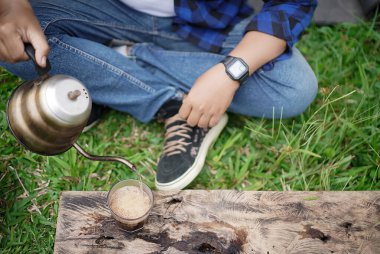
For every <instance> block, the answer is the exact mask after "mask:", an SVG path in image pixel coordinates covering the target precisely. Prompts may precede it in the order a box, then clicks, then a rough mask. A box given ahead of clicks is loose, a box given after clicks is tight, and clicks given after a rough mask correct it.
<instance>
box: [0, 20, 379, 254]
mask: <svg viewBox="0 0 380 254" xmlns="http://www.w3.org/2000/svg"><path fill="white" fill-rule="evenodd" d="M379 24H380V23H379V21H377V22H376V21H372V22H371V21H369V22H366V23H361V24H357V25H348V24H342V25H337V26H331V27H316V26H312V27H311V28H309V29H308V30H307V32H306V33H305V35H304V37H303V40H302V41H301V42H300V43H299V44H298V45H297V46H298V48H299V49H300V50H301V52H303V53H304V54H305V56H306V57H307V59H308V61H309V62H310V65H311V67H312V68H313V70H314V71H315V73H316V75H317V77H318V80H319V93H318V96H317V98H316V100H315V102H313V104H312V105H311V106H310V107H309V108H308V109H307V110H306V112H304V114H302V115H301V116H299V117H297V118H293V119H286V120H284V119H283V120H275V121H272V120H263V119H249V118H246V117H242V116H237V115H231V116H230V121H229V124H228V126H227V128H226V129H225V131H224V132H223V134H222V135H221V137H220V138H219V139H218V141H217V143H216V144H215V146H214V148H213V149H212V150H211V151H210V153H209V154H208V157H207V162H206V165H205V167H204V169H203V171H202V173H201V174H200V175H199V176H198V178H197V179H196V180H195V181H194V182H193V183H192V184H191V185H190V186H189V188H193V189H237V190H379V189H380V181H379V178H380V172H379V168H380V155H379V152H380V143H379V138H380V118H379V117H380V105H379V98H378V96H379V94H380V69H379V66H380V29H379ZM19 82H20V80H18V79H17V78H16V77H14V76H12V75H10V74H9V73H7V72H6V71H4V70H0V193H1V195H0V252H1V253H50V252H52V247H53V244H54V234H55V223H56V218H57V211H58V201H59V194H60V192H61V191H63V190H108V189H109V188H110V186H111V185H112V183H114V182H116V181H118V180H120V179H126V178H135V177H136V176H135V175H133V174H132V173H131V172H130V171H129V170H128V169H127V168H126V167H123V166H122V165H118V164H115V163H111V164H110V163H98V162H92V161H88V160H86V159H84V158H83V157H80V156H78V155H77V154H76V152H75V150H73V149H71V150H70V151H68V152H66V153H64V154H62V155H59V156H55V157H43V156H39V155H35V154H32V153H30V152H28V151H26V150H25V149H23V148H22V147H21V146H20V145H18V144H17V143H16V141H15V139H14V138H13V136H12V135H11V133H10V132H9V130H8V126H7V122H6V116H5V107H6V101H7V98H8V96H9V95H10V93H11V91H12V89H13V88H14V87H15V85H16V84H18V83H19ZM79 143H80V144H81V145H83V146H84V147H85V148H87V150H88V151H90V152H92V153H95V154H103V155H110V154H113V155H119V156H124V157H126V158H128V159H130V160H132V161H133V162H134V163H135V164H136V165H137V167H138V170H139V171H140V172H141V174H142V175H143V176H144V177H145V179H144V181H145V182H146V183H147V184H148V185H150V186H151V187H153V186H154V174H155V168H156V165H157V160H158V157H159V154H160V152H161V147H162V143H163V132H162V125H161V124H159V123H150V124H147V125H144V124H142V123H139V122H137V121H135V120H133V119H132V118H131V117H130V116H128V115H127V114H123V113H119V112H114V111H111V112H109V113H108V114H107V115H105V116H104V118H103V119H102V121H101V123H100V124H99V125H98V126H97V127H96V128H94V129H92V130H91V131H90V132H88V133H86V134H84V135H82V136H81V137H80V139H79Z"/></svg>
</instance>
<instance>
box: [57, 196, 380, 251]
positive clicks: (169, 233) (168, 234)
mask: <svg viewBox="0 0 380 254" xmlns="http://www.w3.org/2000/svg"><path fill="white" fill-rule="evenodd" d="M154 198H155V205H154V208H153V210H152V213H151V215H150V216H149V217H148V221H147V222H146V224H145V225H144V227H143V228H142V229H141V230H139V231H137V232H135V233H128V232H125V231H123V230H121V229H119V228H118V227H117V225H116V224H115V222H114V220H113V219H112V218H111V217H110V213H109V210H108V208H107V207H106V192H63V193H62V195H61V200H60V208H59V215H58V222H57V232H56V241H55V249H54V252H55V253H59V254H69V253H107V254H112V253H133V254H135V253H136V254H137V253H167V254H168V253H253V254H280V253H281V254H283V253H286V254H331V253H334V254H337V253H342V254H343V253H344V254H349V253H356V254H359V253H362V254H379V253H380V192H375V191H372V192H254V191H243V192H239V191H232V190H212V191H206V190H185V191H180V192H155V193H154Z"/></svg>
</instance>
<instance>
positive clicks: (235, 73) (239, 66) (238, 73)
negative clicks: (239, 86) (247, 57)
mask: <svg viewBox="0 0 380 254" xmlns="http://www.w3.org/2000/svg"><path fill="white" fill-rule="evenodd" d="M228 71H229V73H230V74H231V75H232V77H233V78H234V79H240V78H241V77H242V76H243V75H244V73H246V72H247V71H248V69H247V67H246V66H245V65H244V64H243V63H242V62H240V61H239V60H236V61H235V62H233V63H232V64H231V65H230V66H229V67H228Z"/></svg>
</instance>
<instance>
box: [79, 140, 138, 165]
mask: <svg viewBox="0 0 380 254" xmlns="http://www.w3.org/2000/svg"><path fill="white" fill-rule="evenodd" d="M73 147H74V148H75V149H76V150H77V151H78V153H80V154H81V155H82V156H84V157H86V158H87V159H89V160H93V161H116V162H120V163H123V164H124V165H126V166H127V167H129V168H130V169H131V170H132V171H134V172H137V170H136V166H135V165H133V164H132V163H131V162H130V161H128V160H126V159H124V158H122V157H119V156H97V155H92V154H89V153H87V152H86V151H85V150H83V148H82V147H81V146H80V145H78V143H74V144H73Z"/></svg>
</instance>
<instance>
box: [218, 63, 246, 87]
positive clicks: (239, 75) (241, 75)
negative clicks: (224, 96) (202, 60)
mask: <svg viewBox="0 0 380 254" xmlns="http://www.w3.org/2000/svg"><path fill="white" fill-rule="evenodd" d="M221 63H223V64H224V67H225V68H226V73H227V75H228V76H229V77H230V78H231V79H232V80H234V81H238V82H239V83H240V84H243V83H244V81H246V80H247V79H248V77H249V67H248V64H246V63H245V62H244V60H243V59H241V58H239V57H234V56H226V57H225V58H224V59H223V60H222V61H221Z"/></svg>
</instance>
